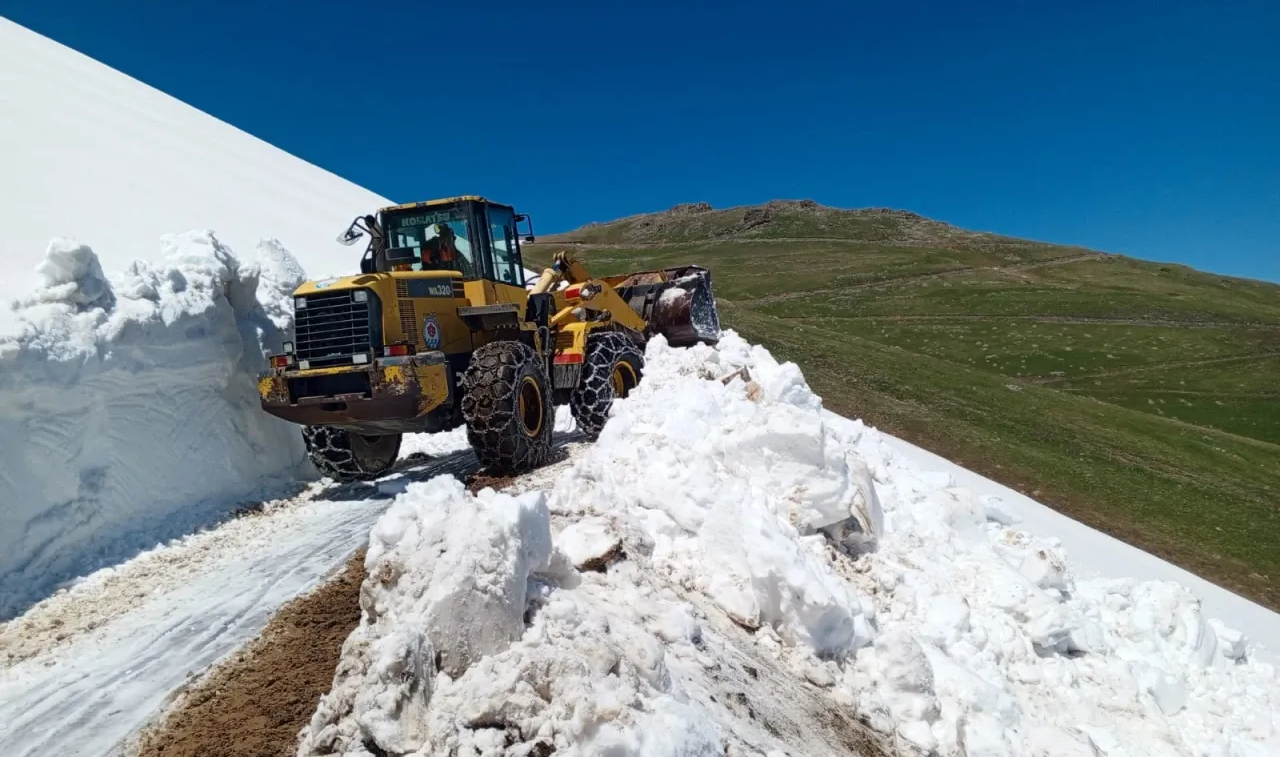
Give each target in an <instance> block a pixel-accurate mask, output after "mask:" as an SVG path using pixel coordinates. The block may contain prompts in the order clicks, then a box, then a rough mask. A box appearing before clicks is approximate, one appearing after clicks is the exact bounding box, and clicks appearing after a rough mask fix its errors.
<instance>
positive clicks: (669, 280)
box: [618, 266, 720, 347]
mask: <svg viewBox="0 0 1280 757" xmlns="http://www.w3.org/2000/svg"><path fill="white" fill-rule="evenodd" d="M618 294H619V295H621V296H622V299H624V300H626V301H627V304H628V305H630V306H631V309H632V310H634V311H636V312H637V313H639V314H640V317H641V318H643V319H645V320H646V321H648V322H649V332H650V334H662V335H663V336H665V337H666V338H667V342H669V343H670V344H671V346H672V347H689V346H692V345H695V344H698V343H699V342H701V343H703V344H711V345H714V344H716V343H718V342H719V341H720V311H719V309H717V308H716V298H715V296H714V295H712V293H711V272H710V271H708V270H706V269H705V268H700V267H698V266H682V267H680V268H667V269H665V270H662V271H653V272H647V273H637V274H634V275H632V276H629V277H627V279H626V280H624V281H623V282H621V284H619V286H618Z"/></svg>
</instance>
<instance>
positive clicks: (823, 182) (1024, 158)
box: [0, 0, 1280, 281]
mask: <svg viewBox="0 0 1280 757" xmlns="http://www.w3.org/2000/svg"><path fill="white" fill-rule="evenodd" d="M0 11H2V12H3V13H4V15H5V16H6V17H8V18H10V19H12V20H13V21H16V22H18V23H20V24H23V25H25V26H27V27H29V28H32V29H34V30H36V31H38V32H40V33H42V34H45V35H46V36H49V37H51V38H53V39H55V40H58V41H59V42H62V43H64V44H67V45H69V46H71V47H74V48H76V49H78V50H80V51H82V52H84V53H86V54H88V55H90V56H92V57H94V58H97V59H98V60H101V61H103V62H105V63H107V64H109V65H111V66H113V67H115V68H117V69H120V70H121V71H124V72H125V73H127V74H129V75H131V76H134V77H136V78H138V79H141V80H142V81H145V82H147V83H148V84H151V85H153V86H155V87H157V88H159V89H162V90H164V91H166V92H168V93H170V94H172V95H174V96H175V97H178V98H180V99H182V100H185V101H186V102H188V103H191V104H192V105H194V106H196V107H198V108H200V109H202V110H205V111H207V112H209V113H211V114H213V115H215V116H217V117H218V118H221V119H223V120H225V121H228V122H230V123H232V124H234V125H236V126H238V127H240V128H242V129H244V130H246V131H248V132H250V133H252V134H255V135H257V136H259V137H261V138H263V139H265V140H267V141H269V142H272V143H273V144H276V145H278V146H280V147H282V148H283V149H285V150H288V151H290V152H292V153H294V154H296V155H298V156H300V157H302V158H305V159H306V160H309V161H311V162H313V163H316V164H318V165H320V166H323V167H324V168H326V169H328V170H331V171H333V172H335V173H337V174H340V175H342V176H345V177H347V178H349V179H351V180H352V181H354V182H356V183H359V184H361V185H363V186H365V187H368V188H369V189H371V190H373V191H375V192H378V193H379V194H383V195H385V196H388V197H391V198H392V199H395V200H398V201H407V200H411V199H422V198H426V197H434V196H441V195H449V194H454V193H463V192H468V193H469V192H475V193H481V194H485V195H488V196H490V197H493V198H495V199H500V200H503V201H508V202H512V203H514V204H516V205H517V207H519V208H521V209H523V210H525V211H528V212H531V213H533V214H534V220H535V224H536V227H535V228H536V229H537V230H538V231H540V232H543V233H546V232H549V231H562V230H567V229H569V228H572V227H575V226H578V225H580V224H582V223H585V222H589V221H602V220H610V219H613V218H616V217H619V216H622V215H629V214H632V213H636V212H642V211H648V210H659V209H663V208H666V207H669V206H671V205H674V204H676V203H680V202H694V201H707V202H710V203H711V204H713V205H715V206H717V207H725V206H730V205H739V204H747V203H756V202H762V201H765V200H768V199H773V198H812V199H814V200H817V201H818V202H821V203H824V204H828V205H834V206H841V207H864V206H890V207H898V208H906V209H910V210H914V211H916V212H919V213H923V214H925V215H928V216H931V217H934V218H938V219H940V220H945V221H949V222H952V223H955V224H957V225H960V226H964V227H968V228H974V229H981V230H989V231H997V232H1001V233H1006V234H1013V235H1017V236H1025V237H1030V238H1034V239H1043V240H1050V241H1057V242H1064V243H1073V244H1083V245H1087V246H1090V247H1094V248H1098V249H1102V250H1106V251H1110V252H1120V253H1125V254H1130V255H1135V256H1138V257H1144V258H1148V259H1156V260H1175V261H1179V262H1185V263H1188V264H1191V265H1194V266H1197V267H1200V268H1205V269H1208V270H1213V271H1217V272H1221V273H1229V274H1237V275H1246V276H1252V277H1257V278H1266V279H1271V280H1274V281H1280V44H1277V40H1280V2H1277V0H1223V2H1219V3H1211V2H1202V3H1197V2H1190V1H1188V0H1165V1H1164V2H1155V1H1154V0H1141V1H1139V2H1123V0H1116V1H1115V2H1096V1H1094V0H1075V1H1074V2H1070V3H1044V2H1036V1H1034V0H1026V1H1025V2H1006V1H999V2H985V3H979V2H976V0H975V1H974V2H945V3H944V2H940V1H938V2H917V3H876V4H871V3H864V4H859V3H855V2H758V1H756V0H741V1H740V2H733V3H731V2H722V1H717V2H701V3H698V2H691V1H686V2H680V3H670V2H665V0H648V1H647V2H643V3H641V2H630V1H627V0H608V2H599V3H587V2H577V3H534V2H522V3H505V2H497V1H496V0H494V1H491V2H487V3H461V2H449V3H425V2H422V3H417V2H395V3H392V2H385V1H384V0H366V1H365V2H361V3H336V2H327V1H326V0H317V1H316V2H310V3H288V2H275V3H249V2H243V0H228V1H226V2H218V3H211V2H202V1H201V0H193V1H192V2H187V3H174V2H172V0H167V1H166V2H158V1H153V0H124V1H123V2H120V3H113V4H108V3H101V2H89V0H65V1H64V2H56V3H55V2H50V0H5V2H4V3H3V4H2V5H0Z"/></svg>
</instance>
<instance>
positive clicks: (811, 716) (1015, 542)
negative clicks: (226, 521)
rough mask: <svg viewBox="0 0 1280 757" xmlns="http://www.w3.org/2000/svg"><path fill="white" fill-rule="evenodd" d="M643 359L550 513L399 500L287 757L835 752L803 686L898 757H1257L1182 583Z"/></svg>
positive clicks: (783, 410) (1251, 729) (726, 388)
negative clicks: (335, 756)
mask: <svg viewBox="0 0 1280 757" xmlns="http://www.w3.org/2000/svg"><path fill="white" fill-rule="evenodd" d="M646 361H647V366H646V378H645V381H643V382H642V383H641V385H640V387H639V388H638V389H637V390H636V392H635V393H634V394H633V395H632V396H631V397H630V398H628V399H627V400H625V401H622V402H618V403H616V405H615V409H614V416H613V418H612V419H611V420H610V422H609V424H608V425H607V426H606V428H605V430H604V432H603V433H602V434H601V437H600V440H599V441H598V442H597V443H596V444H594V445H590V446H587V447H585V448H584V449H583V451H582V452H581V454H580V455H579V456H578V458H577V459H576V460H574V461H573V462H572V463H571V464H569V465H568V466H566V467H565V468H564V470H563V472H562V474H561V475H560V476H559V478H557V479H556V480H555V481H554V482H551V486H550V487H549V491H546V492H545V493H544V492H533V493H527V494H523V495H519V496H508V495H505V494H494V493H492V492H482V493H481V494H480V495H479V496H478V497H477V496H473V495H470V494H468V493H466V492H465V491H464V490H463V489H462V488H461V486H460V485H458V484H457V483H456V482H453V481H451V480H449V479H447V478H442V479H439V480H437V481H433V482H431V483H428V484H414V485H411V486H409V487H408V488H407V489H406V490H405V491H404V493H403V494H401V495H400V496H399V498H398V499H397V501H396V502H395V503H394V504H393V505H392V507H391V508H390V509H389V510H388V511H387V513H386V514H385V515H384V516H383V517H382V519H381V520H380V521H379V523H378V525H377V526H375V528H374V530H373V535H372V539H373V542H374V543H375V544H376V545H377V548H376V549H374V550H371V552H370V554H369V558H368V563H367V567H368V568H369V571H370V578H369V580H368V582H367V584H366V586H365V589H364V595H363V596H364V598H363V619H362V622H361V625H360V627H359V628H358V629H357V631H356V632H355V633H354V634H353V636H352V637H351V639H349V640H348V643H347V645H346V647H345V648H344V653H343V660H342V663H341V665H340V668H339V670H338V673H337V675H336V677H335V686H334V690H333V691H332V692H331V693H330V694H329V695H328V696H327V697H326V698H325V699H324V700H323V701H322V702H321V705H320V707H319V708H318V709H317V712H316V714H315V716H314V718H313V720H312V723H311V725H310V726H309V728H308V729H307V730H306V731H305V733H304V742H303V747H304V748H303V750H302V754H304V755H309V754H325V753H328V751H327V750H335V751H338V752H341V753H345V754H351V755H366V754H377V753H379V750H383V751H386V752H389V753H404V754H431V753H437V752H438V751H440V750H443V749H456V750H458V751H457V752H456V753H458V754H545V753H548V750H550V749H552V748H554V749H555V750H556V753H557V754H560V753H565V754H585V753H600V752H601V751H603V750H606V749H612V750H615V751H613V752H610V753H616V754H652V755H663V754H673V755H674V754H724V753H726V751H727V752H728V753H731V754H732V753H739V754H766V753H769V752H770V750H775V749H776V750H781V749H784V748H785V749H788V750H797V749H799V750H801V751H802V752H803V753H807V754H821V753H838V752H839V751H840V749H841V742H840V740H839V737H833V738H835V740H834V741H832V740H829V739H828V740H826V741H824V740H823V738H820V737H819V735H818V730H815V729H817V726H815V725H814V723H817V722H823V721H822V718H821V715H820V713H819V710H817V709H815V706H814V704H813V702H812V701H807V700H805V698H804V696H801V695H800V694H799V693H798V692H801V691H804V692H807V693H808V694H810V695H815V696H817V697H818V698H819V699H820V701H822V702H824V703H826V705H828V706H830V707H831V708H833V709H832V710H829V711H827V712H828V714H829V713H830V712H831V711H835V712H840V713H844V714H847V715H852V714H853V713H858V714H859V715H860V716H863V717H866V718H868V719H869V720H870V722H871V724H872V725H873V726H874V727H875V728H876V729H877V731H878V732H879V733H881V734H883V736H884V738H886V739H887V740H888V741H889V742H891V744H892V745H893V746H894V747H895V748H897V749H900V750H904V751H912V750H916V751H920V752H929V751H934V752H936V753H938V754H968V755H978V754H983V755H1001V754H1009V755H1015V754H1016V755H1022V754H1037V755H1075V754H1080V755H1139V754H1141V755H1183V754H1187V755H1190V754H1212V755H1249V756H1253V755H1264V754H1275V753H1277V752H1278V751H1280V734H1277V731H1276V728H1277V726H1280V680H1278V679H1277V668H1276V661H1275V658H1274V657H1272V656H1271V653H1270V652H1269V651H1267V650H1265V649H1262V648H1260V647H1259V646H1257V645H1256V644H1254V643H1253V642H1251V641H1250V640H1249V639H1247V638H1245V637H1244V636H1243V635H1242V634H1240V633H1238V632H1237V631H1234V630H1232V629H1229V628H1227V627H1226V626H1224V625H1223V624H1222V623H1220V622H1218V621H1216V620H1213V619H1209V618H1206V617H1205V616H1204V615H1203V614H1202V613H1201V611H1200V608H1199V603H1198V600H1197V599H1196V597H1195V596H1194V595H1192V594H1191V593H1190V592H1189V591H1187V590H1185V589H1183V588H1182V587H1180V586H1178V585H1176V584H1173V583H1171V582H1159V581H1137V580H1130V579H1124V578H1093V577H1091V578H1082V577H1078V576H1077V575H1076V574H1075V572H1074V571H1073V569H1072V565H1071V562H1070V555H1068V554H1066V553H1065V552H1064V550H1063V549H1062V548H1061V546H1060V545H1059V544H1058V543H1057V542H1056V541H1054V540H1052V539H1046V538H1043V537H1040V536H1032V535H1029V534H1027V533H1024V532H1021V531H1018V530H1017V529H1015V528H1012V527H1010V526H1009V525H1007V521H1008V518H1007V517H1006V516H1005V514H1004V513H1003V512H1002V511H1001V510H1000V503H999V502H998V501H996V500H992V499H990V498H984V499H979V497H978V496H976V495H975V494H974V493H973V492H972V491H969V490H966V489H963V488H960V487H957V486H954V485H953V482H952V480H951V478H950V477H949V476H948V475H945V474H937V473H933V472H928V471H923V470H920V469H919V468H917V467H916V466H914V465H913V464H912V463H911V461H910V460H909V459H907V458H905V457H903V456H900V455H899V454H898V453H897V452H896V451H895V449H894V447H893V446H892V445H890V444H887V443H886V441H885V438H884V437H882V436H881V435H880V434H879V433H878V432H877V431H875V430H873V429H869V428H866V427H864V426H863V425H862V424H861V423H859V422H856V421H846V420H843V419H834V418H832V417H830V416H829V415H827V414H825V413H824V411H823V410H822V408H821V400H820V398H818V397H816V396H815V395H814V394H813V393H812V392H811V391H810V390H809V388H808V387H807V385H806V384H805V382H804V379H803V377H802V376H801V374H800V372H799V371H798V370H797V369H796V367H795V366H794V365H791V364H781V365H780V364H778V363H777V362H776V361H774V360H773V359H772V358H771V357H770V355H769V354H768V352H767V351H766V350H764V349H763V348H761V347H758V346H752V345H749V344H747V343H745V342H744V341H743V340H741V339H740V338H738V337H737V336H736V335H735V334H732V333H729V334H726V336H725V338H724V340H723V341H722V343H721V345H720V346H719V348H718V349H711V348H707V347H703V346H699V347H695V348H691V349H687V350H674V349H670V348H668V347H667V346H666V344H665V342H664V341H663V340H661V339H657V340H655V341H654V342H653V343H652V344H651V345H650V346H649V348H648V350H647V356H646ZM744 367H745V369H746V370H745V372H742V371H740V369H742V368H744ZM735 372H737V375H733V374H735ZM731 375H732V377H731V378H730V379H729V380H728V381H722V380H720V379H721V378H722V377H726V376H731ZM459 523H462V524H464V525H463V526H462V527H457V524H459ZM615 543H617V544H620V545H621V547H620V548H616V549H615V547H614V544H615ZM601 552H614V553H615V554H614V555H613V556H612V557H611V558H610V559H608V560H604V559H596V560H593V559H592V558H593V557H595V558H600V557H602V555H600V554H598V553H601ZM593 553H595V554H593ZM575 563H577V564H579V565H583V566H587V567H588V568H589V569H588V570H583V571H579V570H577V569H575V567H574V565H575ZM601 563H603V564H601ZM709 629H710V630H709ZM712 637H714V639H715V644H714V647H715V648H714V652H713V651H710V648H709V647H708V639H709V638H712ZM744 665H747V666H750V667H751V668H752V670H757V671H759V670H762V669H767V668H768V667H769V666H770V665H772V666H773V667H774V668H776V669H778V670H783V671H786V677H787V679H788V681H789V682H790V684H789V685H790V686H792V687H793V688H792V689H790V690H788V689H786V688H785V687H780V688H777V689H776V690H774V691H771V692H770V694H771V696H772V697H773V699H772V707H773V708H774V709H773V710H772V712H771V713H770V717H774V718H777V719H778V720H777V721H774V722H771V723H770V724H769V725H771V726H773V727H766V728H763V729H762V728H761V727H760V726H761V724H760V723H759V722H757V720H756V716H759V713H760V710H759V709H758V708H757V707H749V708H746V711H744V710H734V709H732V708H729V707H727V706H726V705H725V702H726V701H732V700H733V698H734V697H733V695H732V690H729V691H726V688H725V686H726V680H728V679H732V678H733V676H732V675H730V672H732V671H735V670H741V669H745V668H743V667H742V666H744ZM750 688H751V687H750V685H747V686H746V687H745V689H739V693H740V694H741V695H742V696H743V697H746V696H748V694H747V693H746V689H750ZM713 692H716V693H718V694H719V696H717V695H716V694H715V693H713ZM755 693H758V692H755ZM753 704H755V703H753ZM395 713H399V716H396V715H395ZM752 713H755V716H753V715H752ZM779 722H784V723H790V724H802V725H801V726H800V727H798V728H797V729H795V730H791V729H788V728H781V729H779V728H778V727H777V723H779ZM827 722H829V721H827ZM806 728H807V729H808V730H806ZM779 733H782V734H787V737H786V738H784V739H779V738H778V737H777V734H779ZM802 733H808V734H809V738H811V739H814V741H812V742H810V743H802V740H803V738H805V737H803V736H799V735H796V734H802ZM827 735H830V734H827ZM843 746H844V747H845V748H848V745H847V743H846V744H844V745H843Z"/></svg>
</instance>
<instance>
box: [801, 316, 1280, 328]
mask: <svg viewBox="0 0 1280 757" xmlns="http://www.w3.org/2000/svg"><path fill="white" fill-rule="evenodd" d="M777 317H778V318H787V319H795V320H807V319H814V316H809V315H780V316H777ZM815 320H818V319H815ZM820 320H836V321H862V322H866V323H881V322H885V323H923V324H925V325H933V324H935V323H936V324H947V323H1009V324H1013V323H1048V324H1055V325H1067V326H1144V327H1166V328H1170V327H1171V328H1180V329H1181V328H1188V329H1208V328H1232V329H1241V328H1242V329H1261V330H1266V331H1271V330H1277V329H1280V323H1265V322H1263V321H1195V320H1175V319H1171V318H1108V317H1103V316H1099V317H1096V318H1091V317H1089V316H1064V315H968V314H963V313H950V314H946V315H916V314H906V313H904V314H897V315H892V314H891V315H839V316H821V317H820Z"/></svg>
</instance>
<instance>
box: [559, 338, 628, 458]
mask: <svg viewBox="0 0 1280 757" xmlns="http://www.w3.org/2000/svg"><path fill="white" fill-rule="evenodd" d="M643 376H644V355H643V354H642V353H641V352H640V348H639V347H637V346H636V343H635V342H633V341H631V339H629V338H627V337H626V336H625V335H623V334H620V333H618V332H616V331H601V332H597V333H595V334H592V335H590V336H588V337H587V354H586V355H585V356H584V357H583V360H582V376H581V378H580V379H579V380H578V385H577V386H576V387H574V389H573V393H572V394H571V395H569V410H570V412H572V413H573V419H574V420H575V421H577V422H578V428H579V429H580V430H581V431H582V433H584V434H586V435H587V438H588V439H591V440H592V441H594V440H595V439H597V438H599V436H600V431H601V430H603V429H604V424H605V423H606V422H608V420H609V409H610V408H611V407H613V401H614V400H615V399H622V398H624V397H626V396H627V395H629V394H631V390H632V389H635V388H636V385H637V384H639V383H640V379H641V378H642V377H643Z"/></svg>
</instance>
